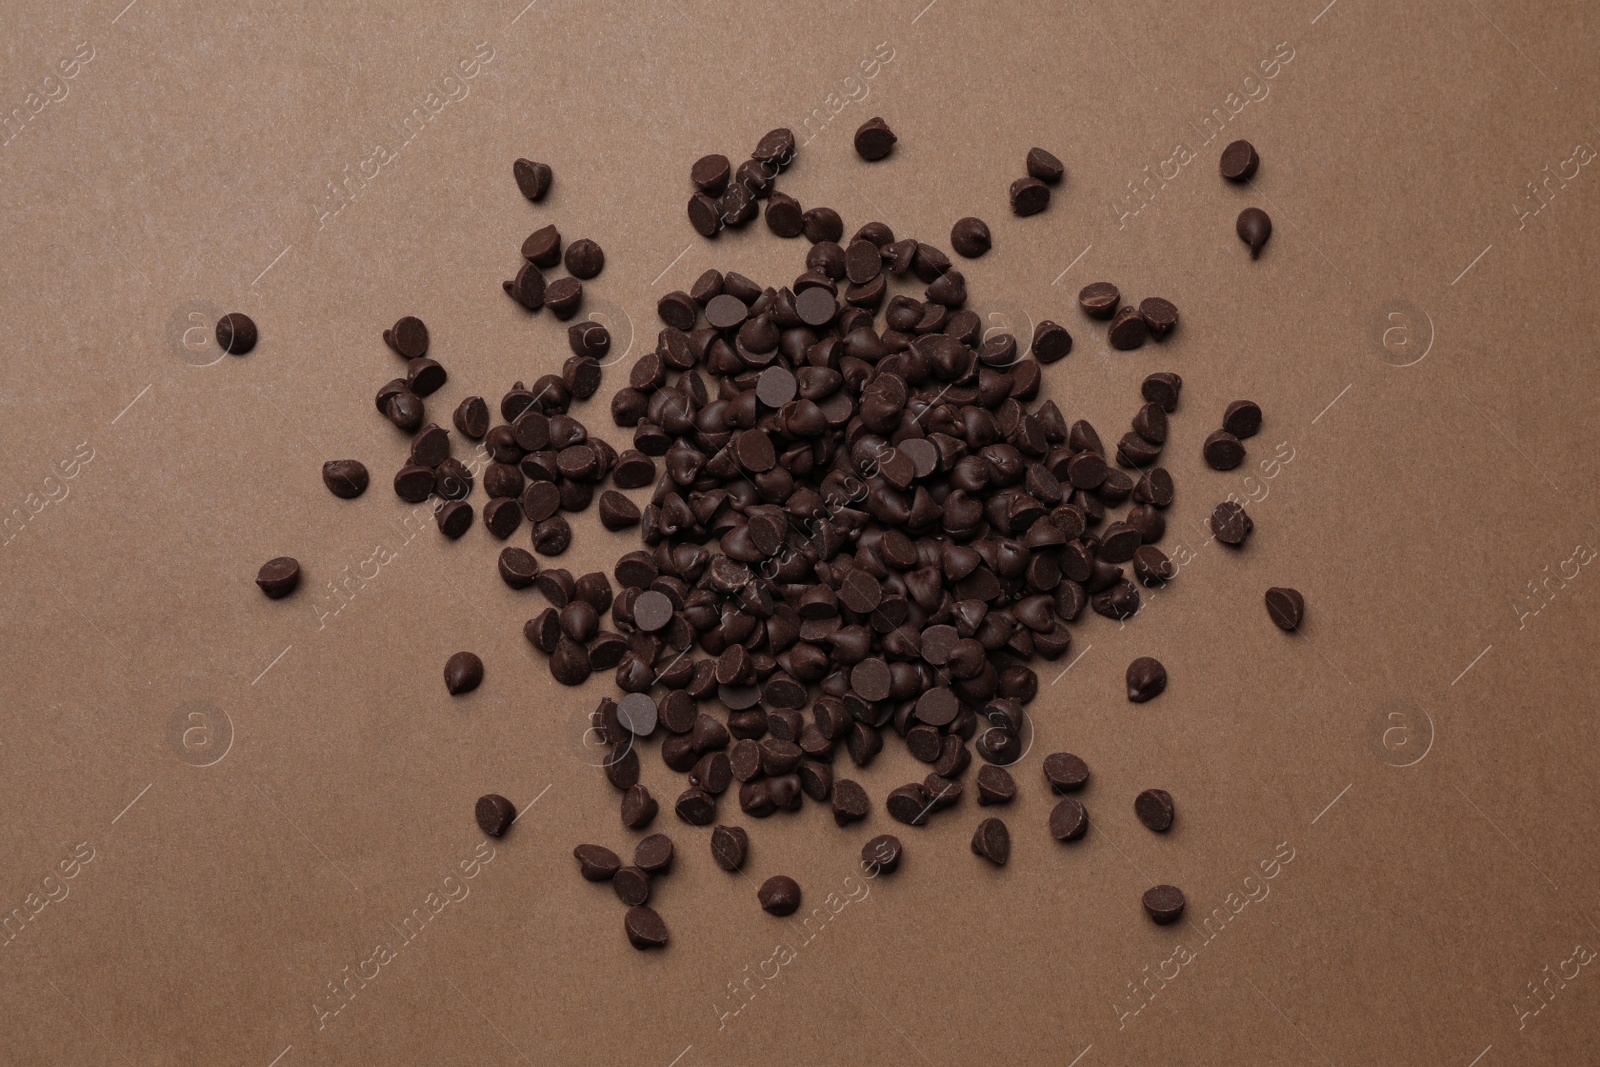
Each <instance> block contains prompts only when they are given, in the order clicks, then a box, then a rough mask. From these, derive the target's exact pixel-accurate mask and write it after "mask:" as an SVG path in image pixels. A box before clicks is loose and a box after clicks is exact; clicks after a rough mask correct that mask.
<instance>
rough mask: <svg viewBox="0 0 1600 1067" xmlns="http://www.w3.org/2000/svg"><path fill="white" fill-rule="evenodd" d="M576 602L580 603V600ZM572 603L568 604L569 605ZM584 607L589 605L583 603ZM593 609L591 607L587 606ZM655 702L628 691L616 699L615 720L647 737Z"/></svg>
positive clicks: (652, 728)
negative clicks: (619, 698)
mask: <svg viewBox="0 0 1600 1067" xmlns="http://www.w3.org/2000/svg"><path fill="white" fill-rule="evenodd" d="M577 603H579V604H582V603H583V602H582V601H581V600H580V601H578V602H577ZM571 606H572V605H570V604H569V605H568V607H571ZM584 606H585V607H589V605H587V604H585V605H584ZM589 610H590V611H593V610H594V609H593V608H589ZM656 715H657V709H656V702H655V701H654V700H652V699H651V698H650V694H648V693H628V694H626V695H625V696H623V698H622V699H621V700H619V701H617V721H618V722H620V723H622V725H623V727H624V728H625V729H626V730H627V731H628V732H629V733H631V734H634V735H636V736H638V737H649V736H650V735H651V734H652V733H654V732H655V729H656Z"/></svg>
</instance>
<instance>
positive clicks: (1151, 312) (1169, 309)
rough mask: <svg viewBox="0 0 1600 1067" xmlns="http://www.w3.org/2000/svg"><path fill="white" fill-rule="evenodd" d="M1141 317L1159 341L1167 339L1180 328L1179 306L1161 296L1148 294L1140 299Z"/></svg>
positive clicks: (1151, 333) (1152, 335)
mask: <svg viewBox="0 0 1600 1067" xmlns="http://www.w3.org/2000/svg"><path fill="white" fill-rule="evenodd" d="M1139 317H1140V318H1141V319H1143V320H1144V324H1145V326H1146V328H1148V329H1149V331H1150V336H1151V337H1153V338H1155V339H1156V340H1157V341H1162V340H1165V339H1166V336H1167V335H1168V334H1169V333H1171V332H1172V331H1173V330H1175V329H1177V328H1178V306H1177V305H1176V304H1174V303H1173V302H1172V301H1170V300H1164V299H1162V298H1161V297H1159V296H1147V297H1145V298H1144V299H1143V300H1141V301H1139Z"/></svg>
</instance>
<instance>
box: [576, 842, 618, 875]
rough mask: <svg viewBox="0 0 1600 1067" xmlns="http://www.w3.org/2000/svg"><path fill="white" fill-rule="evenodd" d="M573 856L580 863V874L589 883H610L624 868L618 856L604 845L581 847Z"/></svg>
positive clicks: (577, 848)
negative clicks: (612, 877) (613, 876)
mask: <svg viewBox="0 0 1600 1067" xmlns="http://www.w3.org/2000/svg"><path fill="white" fill-rule="evenodd" d="M572 856H573V858H574V859H576V860H577V861H578V873H579V874H581V875H583V877H584V880H585V881H589V882H609V881H610V880H611V876H612V875H614V874H616V873H617V871H618V870H619V869H621V867H622V861H621V860H620V859H618V858H617V854H616V853H615V852H612V851H611V850H610V849H609V848H606V847H605V846H604V845H579V846H578V847H576V848H574V849H573V850H572Z"/></svg>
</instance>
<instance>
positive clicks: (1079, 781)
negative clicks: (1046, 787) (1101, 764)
mask: <svg viewBox="0 0 1600 1067" xmlns="http://www.w3.org/2000/svg"><path fill="white" fill-rule="evenodd" d="M1044 777H1045V781H1047V782H1049V783H1050V788H1051V789H1053V790H1055V791H1056V792H1057V793H1070V792H1072V791H1074V790H1076V789H1082V788H1083V787H1084V785H1085V784H1087V783H1088V781H1089V765H1088V764H1087V763H1085V762H1083V760H1082V759H1080V758H1079V757H1077V756H1074V755H1073V754H1072V753H1070V752H1052V753H1050V755H1048V756H1046V757H1045V758H1044Z"/></svg>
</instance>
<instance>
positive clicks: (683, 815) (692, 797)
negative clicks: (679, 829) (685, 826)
mask: <svg viewBox="0 0 1600 1067" xmlns="http://www.w3.org/2000/svg"><path fill="white" fill-rule="evenodd" d="M672 810H674V811H676V812H677V813H678V818H680V819H682V820H683V821H684V822H686V823H689V824H691V825H693V826H709V825H710V824H711V820H712V819H715V818H716V817H717V798H716V797H714V796H712V795H711V794H710V793H707V792H706V791H705V790H704V789H701V788H699V787H698V786H690V787H689V788H688V789H685V790H684V791H683V792H682V793H680V794H679V795H678V800H677V802H676V803H675V804H674V805H673V809H672Z"/></svg>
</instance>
